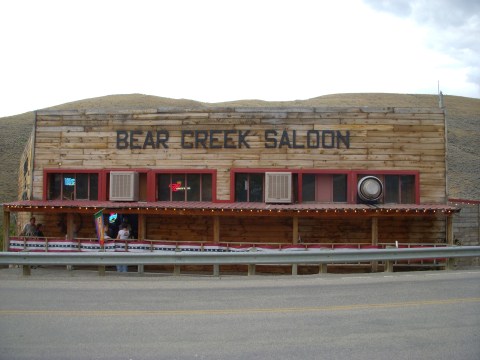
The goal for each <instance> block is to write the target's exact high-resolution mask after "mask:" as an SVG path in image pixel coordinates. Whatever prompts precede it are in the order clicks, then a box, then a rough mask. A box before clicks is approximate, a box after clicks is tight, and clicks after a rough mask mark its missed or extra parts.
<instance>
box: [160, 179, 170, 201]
mask: <svg viewBox="0 0 480 360" xmlns="http://www.w3.org/2000/svg"><path fill="white" fill-rule="evenodd" d="M157 179H158V180H157V187H158V201H170V174H159V175H158V178H157Z"/></svg>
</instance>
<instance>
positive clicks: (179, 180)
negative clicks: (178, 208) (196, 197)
mask: <svg viewBox="0 0 480 360" xmlns="http://www.w3.org/2000/svg"><path fill="white" fill-rule="evenodd" d="M171 187H172V201H185V174H172V184H171Z"/></svg>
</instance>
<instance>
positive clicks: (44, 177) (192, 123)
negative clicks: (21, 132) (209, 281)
mask: <svg viewBox="0 0 480 360" xmlns="http://www.w3.org/2000/svg"><path fill="white" fill-rule="evenodd" d="M445 135H446V129H445V114H444V112H443V110H442V109H431V108H367V107H365V108H305V107H301V108H295V107H285V108H278V107H275V108H273V107H267V108H260V107H255V108H247V107H236V108H233V107H232V108H218V107H213V108H195V109H183V108H182V109H180V108H158V109H145V110H125V111H118V110H116V111H98V110H97V111H96V110H91V111H76V110H72V111H38V112H37V113H36V117H35V125H34V130H33V133H32V136H31V138H30V141H29V143H28V145H27V147H26V149H25V153H24V156H23V158H22V163H21V166H20V179H19V200H18V201H16V202H12V203H8V204H5V206H4V214H3V215H4V219H5V223H6V224H9V223H10V221H11V214H12V213H18V217H17V219H18V224H19V225H18V230H19V231H20V230H21V225H23V224H24V223H26V222H28V218H29V217H30V216H35V217H36V220H37V223H43V224H45V235H46V236H47V239H46V240H45V239H24V238H22V237H18V236H10V237H9V235H8V233H7V231H5V232H6V233H5V234H4V236H5V238H6V239H7V241H5V248H6V250H7V249H8V250H11V251H15V250H17V251H20V250H39V251H67V250H70V251H97V250H98V249H99V248H98V242H97V240H96V232H95V224H94V214H95V213H97V212H98V211H99V210H102V209H103V214H104V221H105V222H106V223H108V224H110V229H111V232H112V234H111V235H112V237H114V236H115V235H116V231H118V226H119V224H120V223H121V222H123V221H127V222H128V223H129V224H130V225H129V226H130V227H131V229H132V233H133V239H131V240H130V241H129V242H128V244H127V245H125V244H122V245H121V247H122V248H123V247H124V246H126V248H127V249H128V250H129V251H168V250H172V249H177V251H178V250H179V249H183V250H200V251H202V250H203V251H205V250H210V251H241V249H244V248H252V247H254V248H255V249H257V250H271V251H273V250H275V251H277V250H278V251H286V250H287V249H292V248H293V249H297V250H298V249H304V250H313V249H318V248H324V247H326V248H340V247H354V248H362V247H372V246H373V247H385V246H389V245H395V244H400V246H432V245H434V244H444V245H445V244H453V230H452V227H453V225H452V219H453V214H454V213H455V212H457V211H458V210H457V209H456V208H455V207H452V206H449V205H447V199H446V185H447V184H446V139H445ZM5 228H6V229H7V228H8V227H7V226H6V227H5ZM111 243H114V242H113V241H112V242H111ZM112 246H113V247H110V249H111V250H112V249H113V250H114V249H115V246H117V247H116V248H117V249H118V245H115V244H113V245H112ZM106 249H107V244H106Z"/></svg>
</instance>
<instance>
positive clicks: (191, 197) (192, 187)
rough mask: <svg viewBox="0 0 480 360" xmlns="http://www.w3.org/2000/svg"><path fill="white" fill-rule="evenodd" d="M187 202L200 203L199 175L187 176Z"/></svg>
mask: <svg viewBox="0 0 480 360" xmlns="http://www.w3.org/2000/svg"><path fill="white" fill-rule="evenodd" d="M186 191H187V201H200V174H188V175H187V189H186Z"/></svg>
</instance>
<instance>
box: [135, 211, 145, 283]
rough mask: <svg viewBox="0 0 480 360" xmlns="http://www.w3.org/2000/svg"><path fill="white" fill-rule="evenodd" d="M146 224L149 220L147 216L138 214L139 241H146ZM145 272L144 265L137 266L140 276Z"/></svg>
mask: <svg viewBox="0 0 480 360" xmlns="http://www.w3.org/2000/svg"><path fill="white" fill-rule="evenodd" d="M146 224H147V219H146V217H145V214H138V240H145V234H146V230H147V228H146ZM144 270H145V269H144V266H143V264H140V265H137V272H138V273H139V274H143V272H144Z"/></svg>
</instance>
